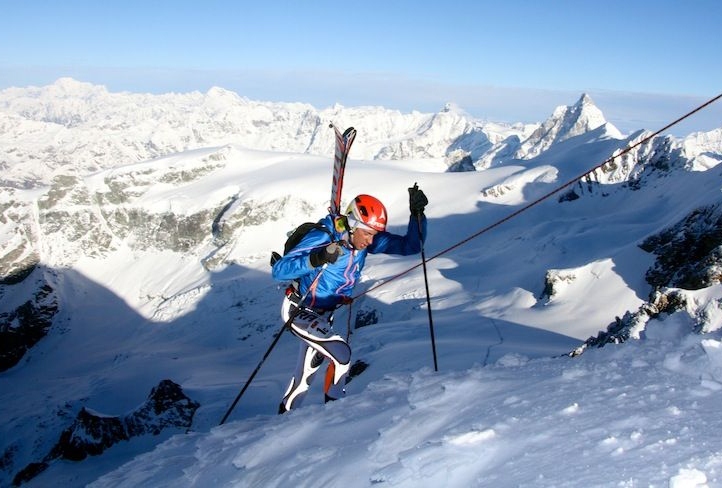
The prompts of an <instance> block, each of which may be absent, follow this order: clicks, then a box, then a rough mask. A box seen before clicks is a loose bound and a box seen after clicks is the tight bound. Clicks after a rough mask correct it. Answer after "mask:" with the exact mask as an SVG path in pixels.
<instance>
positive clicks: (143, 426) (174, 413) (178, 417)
mask: <svg viewBox="0 0 722 488" xmlns="http://www.w3.org/2000/svg"><path fill="white" fill-rule="evenodd" d="M198 407H200V404H199V403H198V402H195V401H193V400H191V399H190V398H188V397H187V396H186V395H185V393H183V389H182V388H181V387H180V386H179V385H178V384H176V383H174V382H173V381H171V380H163V381H161V382H160V383H159V384H158V386H156V387H154V388H153V389H152V390H151V392H150V395H149V396H148V398H147V399H146V401H145V403H143V405H141V406H140V407H138V408H137V409H136V410H134V411H133V412H131V413H130V414H128V415H126V416H124V417H118V416H109V415H103V414H101V413H98V412H94V411H92V410H90V409H87V408H85V407H83V408H82V409H81V410H80V412H79V413H78V415H77V417H76V418H75V420H74V421H73V423H72V425H71V426H70V427H68V428H67V429H65V430H64V431H63V432H62V433H61V434H60V439H59V440H58V442H57V443H56V444H55V446H53V448H52V449H51V451H50V453H49V454H48V455H47V456H45V458H44V459H43V460H42V461H41V462H33V463H30V464H29V465H28V466H26V467H25V468H23V469H22V470H21V471H20V472H18V473H17V474H16V475H15V483H16V484H20V483H23V482H26V481H29V480H30V479H32V478H34V477H35V476H37V475H38V474H40V473H41V472H42V471H44V470H45V469H46V468H47V467H48V466H49V463H51V462H52V461H54V460H56V459H65V460H69V461H82V460H83V459H85V458H86V457H88V456H97V455H99V454H102V453H103V452H104V451H105V450H106V449H108V448H109V447H111V446H113V445H114V444H117V443H118V442H120V441H125V440H129V439H131V438H132V437H136V436H141V435H145V434H152V435H158V434H160V433H161V432H162V431H163V430H164V429H166V428H182V429H188V428H190V427H191V425H192V423H193V416H194V415H195V412H196V410H197V409H198Z"/></svg>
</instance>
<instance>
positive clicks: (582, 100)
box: [517, 93, 622, 158]
mask: <svg viewBox="0 0 722 488" xmlns="http://www.w3.org/2000/svg"><path fill="white" fill-rule="evenodd" d="M602 126H605V128H606V132H607V134H608V135H609V136H610V137H614V138H622V135H621V133H620V132H619V130H617V128H616V127H614V126H613V125H612V124H610V123H608V122H607V120H606V119H605V118H604V114H602V111H601V110H599V108H598V107H597V106H596V105H595V104H594V101H593V100H592V97H590V96H589V95H588V94H586V93H583V94H582V96H581V97H579V100H577V102H576V103H575V104H574V105H570V106H564V105H562V106H559V107H557V108H556V109H554V112H553V113H552V115H551V117H549V118H548V119H547V120H546V121H544V123H543V124H542V125H541V126H540V127H539V128H538V129H537V130H536V131H534V133H533V134H532V135H531V136H529V139H527V140H526V141H524V143H523V144H522V146H521V147H520V149H519V150H518V151H517V155H518V156H520V157H521V155H526V156H524V157H526V158H529V157H534V156H538V155H539V154H541V153H542V152H544V151H546V150H547V149H548V148H549V147H550V146H551V145H552V144H555V143H557V142H562V141H565V140H567V139H570V138H572V137H575V136H578V135H581V134H584V133H587V132H590V131H593V130H595V129H598V128H599V127H602Z"/></svg>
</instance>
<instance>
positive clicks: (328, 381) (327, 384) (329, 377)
mask: <svg viewBox="0 0 722 488" xmlns="http://www.w3.org/2000/svg"><path fill="white" fill-rule="evenodd" d="M335 372H336V366H334V364H333V362H331V363H330V364H329V365H328V367H327V368H326V378H325V381H324V382H323V392H324V393H325V394H326V395H328V390H329V389H330V388H331V385H333V375H334V373H335Z"/></svg>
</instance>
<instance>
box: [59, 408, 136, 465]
mask: <svg viewBox="0 0 722 488" xmlns="http://www.w3.org/2000/svg"><path fill="white" fill-rule="evenodd" d="M128 437H129V436H128V434H127V432H126V430H125V426H124V425H123V421H122V420H121V419H120V418H118V417H108V416H105V415H102V414H99V413H97V412H92V411H90V410H88V409H86V408H82V409H81V410H80V412H79V413H78V417H77V418H76V419H75V422H73V425H71V426H70V427H69V428H67V429H66V430H64V431H63V433H62V434H60V439H59V440H58V443H57V444H56V445H55V447H53V449H52V451H50V455H49V458H48V459H57V458H62V459H67V460H70V461H82V460H83V459H85V458H86V457H88V456H97V455H98V454H101V453H102V452H103V451H105V450H106V449H107V448H109V447H110V446H112V445H113V444H115V443H117V442H118V441H121V440H128Z"/></svg>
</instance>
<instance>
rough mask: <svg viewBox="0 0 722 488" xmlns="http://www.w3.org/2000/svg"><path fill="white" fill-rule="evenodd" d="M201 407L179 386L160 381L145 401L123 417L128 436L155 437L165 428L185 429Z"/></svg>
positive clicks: (168, 381)
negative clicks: (144, 435)
mask: <svg viewBox="0 0 722 488" xmlns="http://www.w3.org/2000/svg"><path fill="white" fill-rule="evenodd" d="M198 407H200V404H199V403H198V402H195V401H193V400H191V399H190V398H188V397H187V396H186V395H185V393H183V390H182V389H181V387H180V386H179V385H177V384H176V383H173V382H172V381H171V380H163V381H161V382H160V383H159V384H158V386H156V387H155V388H153V390H151V392H150V395H149V396H148V399H147V400H146V402H145V403H144V404H143V405H142V406H140V407H139V408H138V409H136V410H135V411H134V412H133V413H131V414H130V415H128V416H127V417H126V418H125V426H126V429H127V432H128V436H130V437H133V436H139V435H143V434H153V435H158V434H160V432H161V431H162V430H163V429H165V428H166V427H177V428H178V427H179V428H184V429H188V428H190V426H191V424H192V423H193V415H194V414H195V412H196V410H197V409H198Z"/></svg>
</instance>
